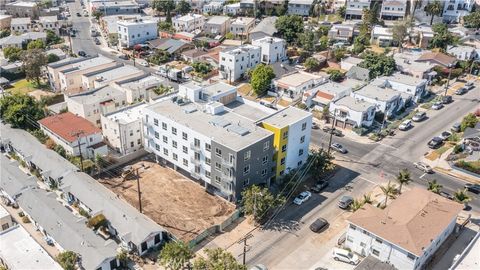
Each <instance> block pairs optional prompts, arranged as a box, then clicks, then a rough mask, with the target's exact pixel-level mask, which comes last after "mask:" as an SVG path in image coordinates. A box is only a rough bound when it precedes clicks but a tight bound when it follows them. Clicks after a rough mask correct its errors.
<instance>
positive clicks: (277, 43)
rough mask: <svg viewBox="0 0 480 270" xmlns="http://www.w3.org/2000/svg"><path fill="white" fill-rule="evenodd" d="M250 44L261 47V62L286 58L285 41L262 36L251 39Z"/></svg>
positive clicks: (269, 62) (280, 60)
mask: <svg viewBox="0 0 480 270" xmlns="http://www.w3.org/2000/svg"><path fill="white" fill-rule="evenodd" d="M252 45H254V46H258V47H260V48H261V52H262V55H261V58H260V59H261V62H262V63H265V64H267V65H268V64H273V63H276V62H282V61H284V60H286V59H287V42H286V41H285V40H284V39H281V38H276V37H264V38H259V39H255V40H253V41H252Z"/></svg>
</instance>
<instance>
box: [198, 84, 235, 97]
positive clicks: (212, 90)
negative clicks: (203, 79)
mask: <svg viewBox="0 0 480 270" xmlns="http://www.w3.org/2000/svg"><path fill="white" fill-rule="evenodd" d="M236 89H237V88H236V87H235V86H232V85H230V84H226V83H223V82H218V83H214V84H211V85H208V86H205V87H203V89H202V92H203V93H207V94H209V95H210V96H213V95H218V94H222V93H228V92H230V91H233V90H235V91H236Z"/></svg>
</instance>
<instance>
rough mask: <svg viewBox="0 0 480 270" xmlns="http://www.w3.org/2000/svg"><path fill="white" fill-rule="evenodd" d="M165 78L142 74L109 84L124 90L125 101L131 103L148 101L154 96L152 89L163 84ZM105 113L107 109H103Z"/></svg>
mask: <svg viewBox="0 0 480 270" xmlns="http://www.w3.org/2000/svg"><path fill="white" fill-rule="evenodd" d="M165 84H166V82H165V79H163V78H160V77H158V76H153V75H148V74H144V75H141V76H137V77H134V78H130V79H125V80H121V81H116V82H114V83H111V84H110V86H112V87H114V88H117V89H120V90H121V91H123V92H124V94H125V97H126V99H125V100H126V102H127V103H128V104H133V103H136V102H139V101H144V100H145V101H148V100H150V99H153V98H156V97H157V94H155V92H154V91H153V89H155V88H157V87H158V86H160V85H165ZM104 113H107V111H104Z"/></svg>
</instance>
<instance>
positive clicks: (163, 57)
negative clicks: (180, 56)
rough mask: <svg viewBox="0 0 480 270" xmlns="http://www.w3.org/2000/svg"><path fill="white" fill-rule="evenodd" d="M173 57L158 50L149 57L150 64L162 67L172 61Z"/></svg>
mask: <svg viewBox="0 0 480 270" xmlns="http://www.w3.org/2000/svg"><path fill="white" fill-rule="evenodd" d="M170 58H171V55H170V54H169V53H168V52H167V51H164V50H156V51H155V53H154V54H153V55H151V56H150V57H148V62H150V63H152V64H154V65H160V64H163V63H166V62H168V61H170Z"/></svg>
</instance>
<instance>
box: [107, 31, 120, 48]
mask: <svg viewBox="0 0 480 270" xmlns="http://www.w3.org/2000/svg"><path fill="white" fill-rule="evenodd" d="M117 44H118V34H108V45H110V46H116V45H117Z"/></svg>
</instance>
